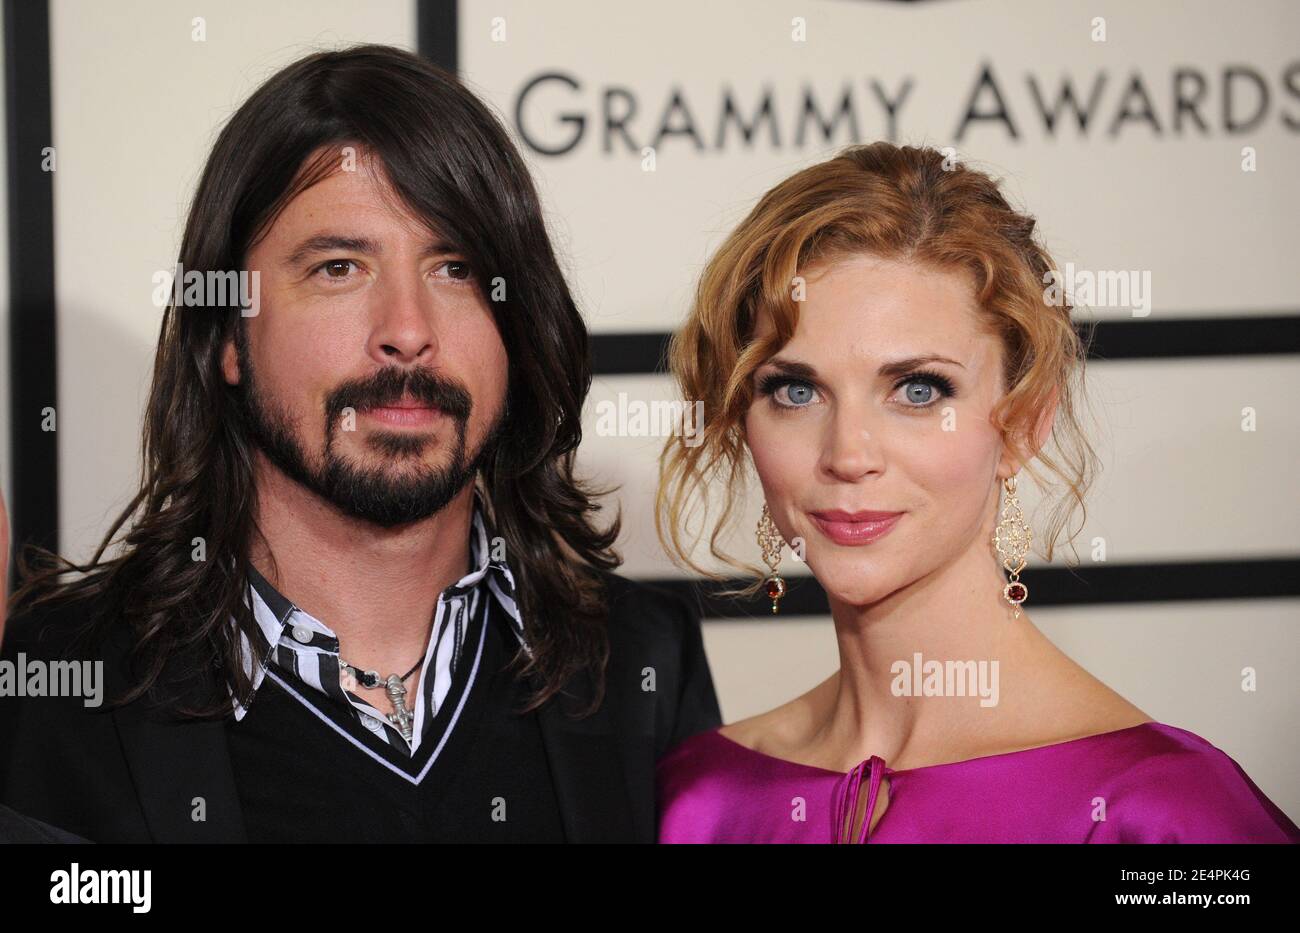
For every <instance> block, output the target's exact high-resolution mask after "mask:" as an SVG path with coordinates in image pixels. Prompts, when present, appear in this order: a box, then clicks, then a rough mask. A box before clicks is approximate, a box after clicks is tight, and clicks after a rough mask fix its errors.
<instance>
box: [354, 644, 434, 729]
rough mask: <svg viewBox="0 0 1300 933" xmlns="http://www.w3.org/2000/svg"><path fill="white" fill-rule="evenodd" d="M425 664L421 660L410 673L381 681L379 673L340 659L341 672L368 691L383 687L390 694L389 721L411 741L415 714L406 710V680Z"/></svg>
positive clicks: (390, 676)
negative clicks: (362, 668) (391, 709)
mask: <svg viewBox="0 0 1300 933" xmlns="http://www.w3.org/2000/svg"><path fill="white" fill-rule="evenodd" d="M423 663H424V659H423V658H421V659H420V660H419V661H416V662H415V666H414V667H412V668H411V669H410V670H409V671H407V672H406V673H405V674H403V675H402V676H401V677H398V676H397V675H396V674H389V675H388V676H387V677H386V678H383V679H380V677H379V672H378V671H363V670H360V669H359V668H356V667H353V666H352V665H351V664H349V663H348V662H347V661H344V660H343V659H342V658H339V670H340V671H342V672H343V673H345V674H347V675H349V676H350V677H352V679H353V680H355V681H356V682H357V683H358V684H360V685H361V686H362V687H365V688H366V689H367V690H373V689H375V688H376V687H383V688H384V689H385V690H386V691H387V693H388V699H389V701H390V702H391V703H392V704H393V712H391V713H389V714H388V721H389V722H390V723H392V724H393V725H394V726H396V727H397V729H398V731H399V732H401V733H402V738H404V739H406V740H407V741H410V739H411V736H412V735H413V734H414V730H413V729H412V727H411V723H412V721H413V720H414V719H415V714H414V713H412V712H411V710H409V709H407V708H406V683H405V681H406V679H407V678H408V677H410V676H411V675H412V674H414V673H415V672H416V671H418V670H419V669H420V665H421V664H423Z"/></svg>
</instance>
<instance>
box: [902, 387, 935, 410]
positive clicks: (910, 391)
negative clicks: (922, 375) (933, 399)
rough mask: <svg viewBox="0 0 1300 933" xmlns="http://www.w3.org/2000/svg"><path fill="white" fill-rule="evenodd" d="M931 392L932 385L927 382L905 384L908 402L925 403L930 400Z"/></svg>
mask: <svg viewBox="0 0 1300 933" xmlns="http://www.w3.org/2000/svg"><path fill="white" fill-rule="evenodd" d="M933 394H934V386H932V385H930V384H929V383H928V382H909V383H908V384H907V400H908V401H909V402H916V403H917V404H918V405H925V404H927V403H928V402H929V401H930V396H931V395H933Z"/></svg>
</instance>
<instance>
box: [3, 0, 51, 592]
mask: <svg viewBox="0 0 1300 933" xmlns="http://www.w3.org/2000/svg"><path fill="white" fill-rule="evenodd" d="M4 31H5V37H4V41H5V112H6V120H5V123H6V125H5V133H6V142H7V146H6V153H5V158H6V163H7V166H8V179H7V183H8V200H9V228H8V234H9V335H8V336H9V411H8V412H6V413H5V415H6V417H7V418H8V421H9V451H10V458H11V460H12V466H11V469H12V473H11V474H10V478H11V485H10V489H11V490H12V498H11V500H10V502H9V522H10V529H11V532H10V540H11V542H12V546H11V549H10V554H11V560H12V559H13V558H15V557H16V556H17V554H18V552H19V549H20V547H21V546H22V545H24V544H28V543H36V544H40V545H42V546H43V547H48V548H57V547H58V536H59V460H58V440H57V438H58V435H57V434H56V432H54V431H44V430H42V421H43V414H42V412H43V410H44V409H45V408H47V407H48V408H55V407H56V405H57V399H56V391H57V384H58V369H57V365H56V360H57V355H56V346H55V313H54V173H53V172H46V171H43V170H42V162H43V156H42V150H43V149H44V148H45V147H46V146H52V145H53V144H54V143H53V134H52V131H51V109H50V100H51V98H50V21H49V7H48V4H47V3H46V2H45V0H5V4H4ZM11 579H12V575H11Z"/></svg>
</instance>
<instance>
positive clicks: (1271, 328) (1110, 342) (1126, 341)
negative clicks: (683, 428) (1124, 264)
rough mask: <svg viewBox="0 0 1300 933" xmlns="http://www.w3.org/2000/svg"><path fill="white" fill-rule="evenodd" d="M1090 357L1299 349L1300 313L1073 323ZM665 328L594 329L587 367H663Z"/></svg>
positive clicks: (613, 372)
mask: <svg viewBox="0 0 1300 933" xmlns="http://www.w3.org/2000/svg"><path fill="white" fill-rule="evenodd" d="M1075 330H1076V331H1077V332H1078V334H1079V336H1080V337H1081V338H1082V339H1083V340H1084V341H1085V342H1086V341H1091V342H1090V343H1089V345H1088V358H1089V359H1090V360H1097V361H1106V360H1158V359H1191V358H1196V357H1216V356H1256V355H1261V354H1295V353H1300V315H1256V316H1251V315H1240V316H1237V315H1231V316H1223V317H1213V318H1159V319H1155V320H1152V319H1150V318H1121V319H1117V320H1114V321H1094V322H1088V323H1080V324H1076V325H1075ZM668 337H669V334H668V333H666V332H654V331H639V332H628V333H613V334H594V335H592V338H591V343H592V348H591V355H592V372H594V373H595V374H596V375H597V376H632V375H644V374H648V373H661V372H665V371H666V366H665V363H664V361H665V360H666V358H667V350H668Z"/></svg>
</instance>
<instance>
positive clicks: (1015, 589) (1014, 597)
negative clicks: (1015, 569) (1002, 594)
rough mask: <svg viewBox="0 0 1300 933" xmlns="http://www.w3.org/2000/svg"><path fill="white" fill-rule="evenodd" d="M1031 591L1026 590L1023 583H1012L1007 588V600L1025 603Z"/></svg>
mask: <svg viewBox="0 0 1300 933" xmlns="http://www.w3.org/2000/svg"><path fill="white" fill-rule="evenodd" d="M1028 595H1029V591H1028V590H1026V589H1025V585H1024V584H1023V583H1011V584H1009V585H1008V586H1007V599H1009V600H1011V601H1012V602H1013V603H1023V602H1024V601H1025V597H1026V596H1028Z"/></svg>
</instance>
